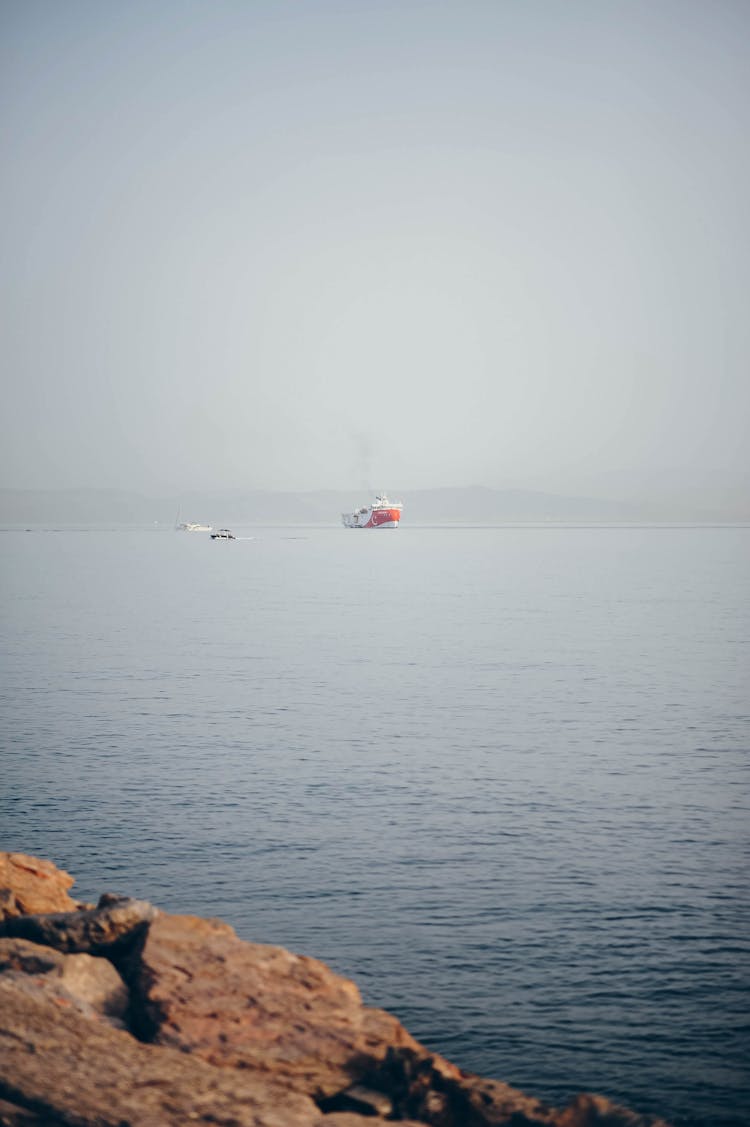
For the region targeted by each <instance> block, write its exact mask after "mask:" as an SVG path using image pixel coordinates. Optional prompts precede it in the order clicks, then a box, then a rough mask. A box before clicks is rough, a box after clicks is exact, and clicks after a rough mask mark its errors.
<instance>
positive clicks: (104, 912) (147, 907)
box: [0, 896, 157, 954]
mask: <svg viewBox="0 0 750 1127" xmlns="http://www.w3.org/2000/svg"><path fill="white" fill-rule="evenodd" d="M156 914H157V912H156V909H155V908H154V907H153V905H151V904H149V903H148V901H146V900H130V899H127V898H126V897H122V898H118V897H112V896H106V897H102V901H100V906H99V907H96V908H87V909H84V910H81V911H78V912H53V913H51V914H48V915H33V916H18V917H15V918H12V919H6V920H4V921H3V922H2V923H0V936H7V937H10V938H16V939H28V940H30V941H31V942H32V943H41V944H43V945H44V946H47V947H54V948H55V949H56V950H57V951H64V952H66V953H71V954H72V953H79V954H80V953H85V954H102V953H109V952H110V951H111V950H112V949H113V948H114V947H116V946H122V945H123V944H124V943H126V942H128V941H132V940H133V939H134V938H135V937H136V936H137V935H138V934H140V933H141V932H142V931H144V930H145V926H146V924H147V923H148V921H149V920H152V919H154V917H155V916H156Z"/></svg>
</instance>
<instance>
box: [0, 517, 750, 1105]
mask: <svg viewBox="0 0 750 1127" xmlns="http://www.w3.org/2000/svg"><path fill="white" fill-rule="evenodd" d="M236 531H238V532H239V533H240V534H242V533H243V532H244V534H246V535H247V536H248V537H252V538H251V539H245V540H237V541H236V542H234V543H212V542H211V541H210V539H209V538H208V536H207V535H198V534H194V535H191V534H176V533H172V532H169V533H166V532H161V533H160V532H146V531H122V530H121V531H58V532H54V531H39V530H38V531H34V532H30V533H24V532H13V531H6V532H4V533H2V534H0V557H1V560H2V574H3V587H4V592H5V594H4V600H3V611H4V636H5V645H4V653H5V657H4V672H3V677H2V688H1V689H0V693H1V696H2V711H3V717H4V719H3V725H2V738H3V753H2V787H1V788H0V790H1V797H0V813H1V815H2V827H3V830H2V833H3V842H4V845H3V847H4V848H10V849H15V850H21V851H25V852H29V853H34V854H38V855H41V856H45V857H49V858H52V859H54V860H55V861H56V862H57V863H58V864H60V865H61V866H63V867H64V868H67V869H68V870H69V871H70V872H71V873H73V874H74V875H75V876H76V877H77V885H76V891H77V893H78V895H79V896H80V897H82V898H84V899H93V898H95V897H96V896H97V895H98V894H99V893H100V892H101V891H104V890H105V889H109V890H114V891H122V892H126V893H131V894H136V895H140V896H144V897H147V898H150V899H152V900H154V901H155V902H156V903H157V904H159V905H161V906H162V907H165V908H168V909H171V910H174V911H179V912H196V913H200V914H209V915H217V916H220V917H223V918H224V919H226V920H228V921H229V922H231V923H232V924H233V925H234V926H235V927H236V928H237V930H238V932H239V933H240V935H242V936H243V937H245V938H247V939H252V940H257V941H262V942H272V943H280V944H283V945H285V946H288V947H290V948H292V949H294V950H298V951H303V952H306V953H309V954H314V955H317V956H318V957H320V958H323V959H325V960H327V961H328V962H329V963H330V964H331V965H332V966H333V967H335V968H336V969H337V970H339V971H341V972H343V973H345V974H347V975H351V976H353V977H355V978H356V980H357V982H358V983H359V985H360V987H361V989H362V992H363V994H364V996H365V998H366V1000H367V1001H368V1002H369V1003H371V1004H375V1005H379V1006H383V1007H385V1008H387V1009H390V1010H393V1011H394V1012H395V1013H397V1014H398V1015H399V1016H400V1017H401V1019H402V1020H403V1021H404V1023H405V1024H406V1025H407V1027H408V1028H409V1029H410V1030H411V1031H412V1032H413V1033H414V1034H415V1035H416V1036H417V1037H419V1038H420V1039H421V1040H423V1041H424V1042H426V1043H427V1044H428V1045H429V1046H431V1047H433V1048H434V1049H436V1050H438V1051H441V1052H443V1053H444V1054H446V1055H448V1056H449V1057H450V1058H452V1059H453V1060H454V1061H456V1062H457V1063H459V1064H461V1065H463V1066H464V1067H466V1068H469V1069H472V1070H475V1071H478V1072H481V1073H484V1074H487V1075H491V1076H495V1077H499V1078H501V1079H504V1080H507V1081H509V1082H511V1083H513V1084H516V1085H518V1086H520V1087H522V1088H525V1089H527V1090H528V1091H530V1092H533V1093H535V1094H537V1095H539V1096H541V1097H543V1098H546V1099H547V1100H549V1101H551V1102H560V1101H564V1100H566V1099H567V1098H568V1097H569V1096H570V1095H571V1094H573V1093H575V1092H576V1091H579V1090H594V1091H600V1092H603V1093H605V1094H606V1095H608V1096H610V1097H612V1098H614V1099H617V1100H621V1101H623V1102H625V1103H627V1104H629V1105H631V1106H633V1107H635V1108H637V1109H639V1110H642V1111H651V1112H658V1113H661V1114H662V1115H665V1116H668V1117H669V1118H670V1119H672V1120H673V1121H674V1122H675V1123H676V1124H678V1125H680V1127H698V1125H700V1127H708V1125H711V1127H730V1125H731V1127H739V1125H740V1124H746V1123H747V1122H750V1082H749V1079H748V1071H747V1049H748V1038H747V1034H748V1025H749V1021H748V996H749V992H748V984H749V981H750V974H749V973H748V971H749V963H750V960H749V959H748V953H749V951H750V932H749V930H748V914H749V913H748V901H749V897H748V865H747V862H748V820H747V813H748V791H747V785H746V784H747V769H748V758H749V757H748V747H749V744H750V736H749V734H748V732H749V726H748V671H749V658H748V652H749V651H748V639H750V629H749V628H748V610H749V608H750V598H749V595H750V566H748V564H749V558H750V529H747V528H558V527H544V528H471V529H469V528H462V529H437V528H422V529H415V528H409V527H408V525H406V526H405V527H403V528H401V529H399V530H398V531H397V532H388V531H386V532H378V533H370V532H353V531H348V530H345V529H338V528H333V527H332V528H325V529H324V528H315V529H310V528H299V529H259V528H256V529H247V530H236Z"/></svg>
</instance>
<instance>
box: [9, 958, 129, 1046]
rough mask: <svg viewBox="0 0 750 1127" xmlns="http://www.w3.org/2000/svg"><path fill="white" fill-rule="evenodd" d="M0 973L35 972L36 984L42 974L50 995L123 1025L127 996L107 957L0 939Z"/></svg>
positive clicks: (21, 974) (125, 988) (119, 1025)
mask: <svg viewBox="0 0 750 1127" xmlns="http://www.w3.org/2000/svg"><path fill="white" fill-rule="evenodd" d="M0 973H2V974H5V975H10V976H12V977H13V978H16V979H18V978H19V977H20V976H34V978H35V980H36V982H37V984H39V980H40V978H41V977H42V976H43V977H44V983H43V985H44V988H45V991H46V992H47V993H48V994H49V995H50V996H54V997H56V998H58V999H61V1000H63V1001H67V1002H71V1003H73V1004H75V1005H76V1007H77V1008H78V1009H79V1010H80V1012H81V1013H83V1014H85V1015H86V1016H87V1017H92V1018H96V1019H99V1018H103V1019H104V1020H105V1021H108V1022H110V1024H112V1025H115V1026H116V1027H118V1028H125V1017H126V1014H127V1011H128V1006H129V1003H130V996H129V994H128V990H127V987H126V986H125V983H124V982H123V981H122V979H121V978H120V975H119V974H118V973H117V971H116V970H115V968H114V967H113V966H112V964H111V963H110V962H109V961H108V960H107V959H103V958H97V957H95V956H93V955H63V954H62V953H61V952H60V951H55V950H53V949H52V948H51V947H42V946H40V945H39V944H37V943H30V942H29V941H28V940H27V939H0ZM21 985H23V983H21Z"/></svg>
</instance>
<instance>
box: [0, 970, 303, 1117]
mask: <svg viewBox="0 0 750 1127" xmlns="http://www.w3.org/2000/svg"><path fill="white" fill-rule="evenodd" d="M0 1097H2V1098H4V1099H6V1100H9V1101H11V1102H12V1103H15V1104H19V1105H21V1106H22V1107H24V1106H25V1107H28V1108H30V1109H31V1110H32V1111H35V1112H36V1113H37V1114H47V1115H49V1116H51V1117H56V1118H57V1119H58V1120H61V1121H62V1122H63V1123H69V1124H76V1125H88V1124H91V1125H92V1127H93V1125H96V1127H122V1125H123V1124H133V1125H136V1124H137V1125H138V1127H157V1125H158V1127H172V1125H174V1127H184V1124H185V1123H187V1122H191V1123H199V1124H200V1123H211V1124H214V1125H226V1127H245V1125H247V1127H314V1125H315V1124H316V1123H317V1122H318V1121H319V1120H320V1119H321V1114H320V1111H319V1110H318V1108H317V1107H316V1106H315V1104H314V1103H313V1102H312V1100H309V1099H307V1097H305V1096H302V1095H300V1094H299V1093H296V1092H291V1091H289V1090H288V1089H285V1088H283V1087H281V1086H280V1085H278V1084H274V1083H273V1082H272V1081H269V1080H268V1079H267V1078H265V1077H263V1076H258V1075H248V1074H242V1073H238V1072H228V1071H227V1070H225V1069H218V1068H212V1067H211V1065H208V1064H205V1063H204V1062H203V1061H201V1060H197V1059H195V1058H189V1057H187V1056H185V1055H184V1054H183V1053H180V1052H176V1051H174V1050H172V1049H167V1048H155V1047H154V1046H151V1045H142V1044H140V1043H139V1042H138V1041H136V1040H135V1039H134V1038H133V1037H131V1036H130V1035H129V1034H127V1033H123V1032H121V1031H119V1030H116V1029H111V1028H110V1027H109V1026H107V1025H103V1024H102V1025H97V1024H95V1023H93V1022H90V1021H87V1020H86V1018H84V1017H82V1016H81V1015H80V1014H78V1013H76V1012H74V1011H72V1010H65V1009H62V1008H56V1007H55V1006H54V1005H52V1004H50V1002H49V1000H47V999H46V998H41V999H40V998H37V997H33V996H32V995H30V994H28V993H26V992H25V991H22V990H20V989H19V988H18V985H17V984H16V983H15V982H9V981H7V980H0Z"/></svg>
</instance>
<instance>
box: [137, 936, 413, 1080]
mask: <svg viewBox="0 0 750 1127" xmlns="http://www.w3.org/2000/svg"><path fill="white" fill-rule="evenodd" d="M139 961H140V969H139V971H138V972H137V973H135V974H134V975H133V980H132V983H131V990H132V992H133V997H134V1003H135V1005H136V1007H138V1006H139V1005H140V1007H141V1010H142V1015H143V1018H144V1020H145V1029H146V1030H147V1031H148V1032H149V1033H150V1036H151V1037H153V1039H154V1040H155V1041H156V1042H157V1043H159V1044H162V1045H172V1046H174V1047H176V1048H180V1049H183V1050H191V1051H193V1052H194V1053H196V1054H197V1055H198V1056H200V1057H202V1058H203V1059H204V1060H207V1061H210V1062H211V1063H212V1064H216V1065H221V1066H224V1067H234V1068H245V1069H248V1068H251V1069H254V1070H256V1071H258V1072H262V1073H269V1074H273V1075H274V1076H276V1077H278V1078H283V1079H284V1081H285V1082H286V1083H287V1084H289V1085H290V1086H291V1087H293V1088H295V1089H297V1090H299V1091H303V1092H306V1093H308V1094H309V1095H312V1096H314V1097H316V1098H318V1097H322V1096H328V1095H331V1094H333V1093H335V1092H338V1091H340V1090H341V1089H342V1088H347V1087H349V1086H350V1085H351V1084H352V1083H355V1082H356V1081H357V1080H358V1079H359V1078H360V1077H361V1076H362V1074H363V1073H364V1072H365V1071H367V1070H368V1069H372V1068H374V1067H376V1066H377V1065H378V1063H379V1062H380V1061H382V1060H383V1059H384V1057H385V1055H386V1052H387V1051H388V1049H389V1048H395V1047H400V1046H404V1047H408V1048H410V1049H412V1050H413V1051H415V1052H419V1051H422V1052H424V1050H420V1046H419V1045H418V1044H417V1042H416V1041H414V1039H413V1038H412V1037H411V1036H410V1035H409V1034H408V1033H407V1032H406V1030H405V1029H404V1028H403V1027H402V1026H401V1025H400V1023H399V1022H398V1020H397V1019H396V1018H395V1017H392V1016H391V1015H390V1014H386V1013H384V1012H383V1011H381V1010H371V1009H368V1008H367V1007H365V1006H363V1005H362V1001H361V999H360V995H359V991H358V990H357V987H356V986H355V985H354V983H353V982H349V981H348V980H347V979H344V978H341V977H340V976H339V975H336V974H334V973H333V971H331V970H329V969H328V967H326V966H325V965H324V964H323V963H320V962H318V961H317V960H316V959H310V958H307V957H305V956H300V955H292V954H290V952H289V951H285V950H284V949H283V948H280V947H269V946H265V945H261V944H255V943H245V942H243V941H242V940H240V939H238V937H237V936H236V935H235V933H234V931H233V929H232V928H231V927H229V926H228V925H227V924H224V923H221V922H219V921H215V920H202V919H198V918H196V917H194V916H170V915H166V914H161V915H159V916H158V917H157V918H156V919H155V920H154V921H153V923H152V924H151V925H150V927H149V929H148V933H147V935H146V937H145V941H144V944H143V947H142V950H141V951H140V957H139Z"/></svg>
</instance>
